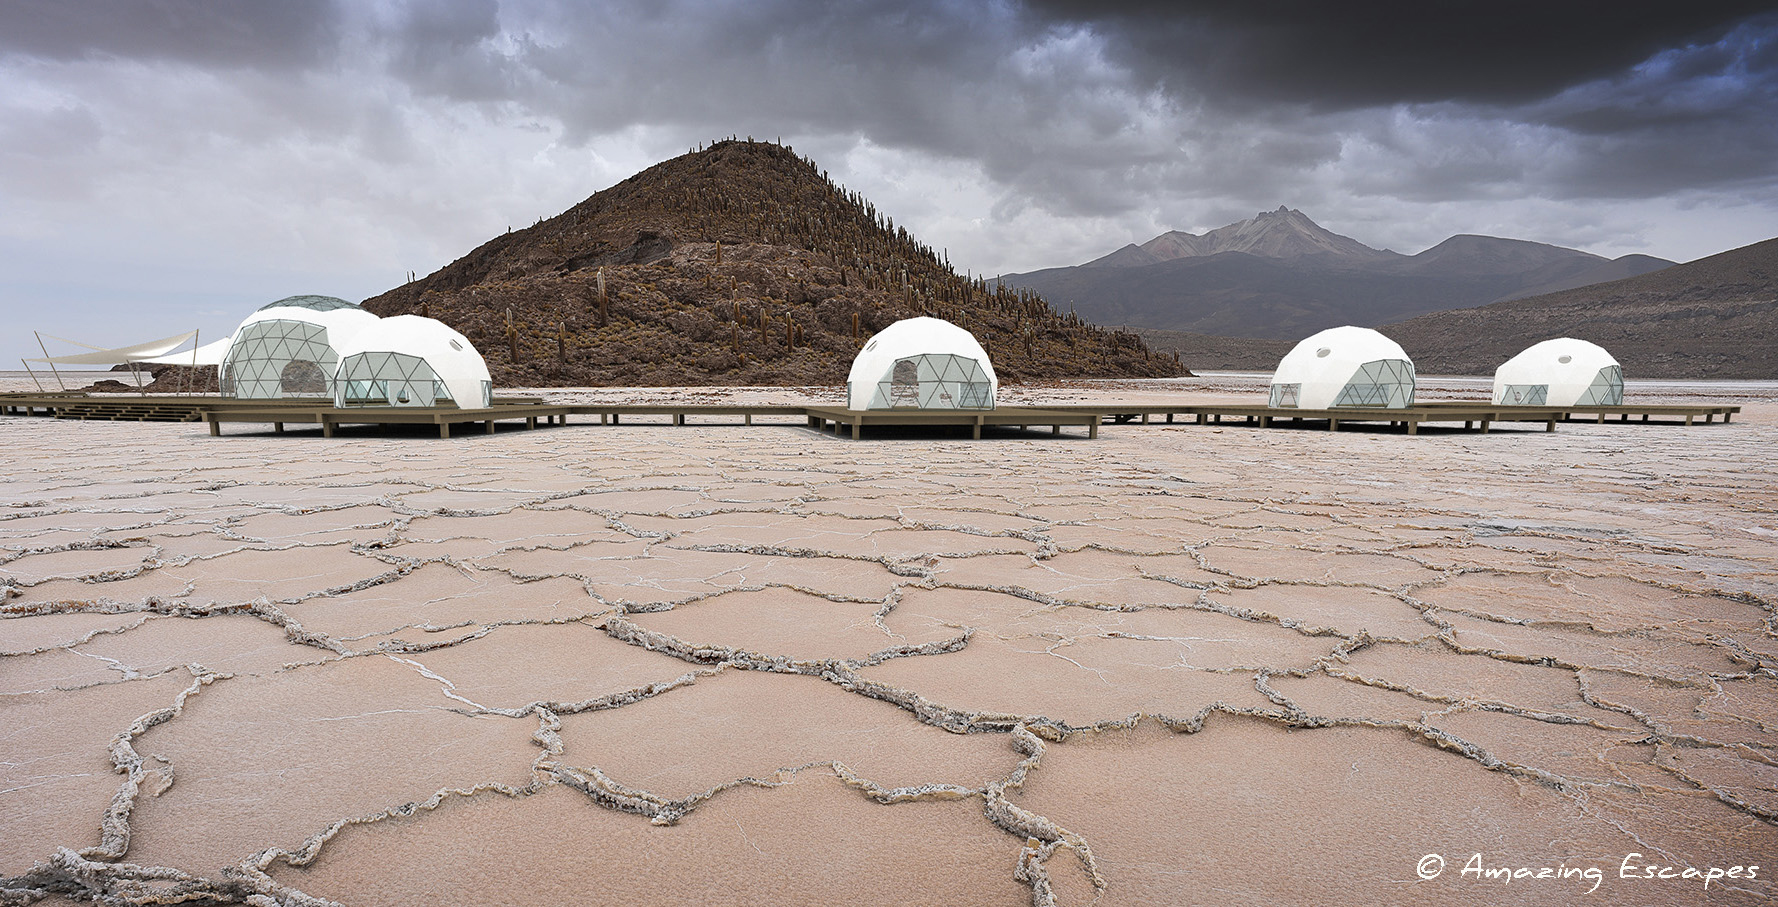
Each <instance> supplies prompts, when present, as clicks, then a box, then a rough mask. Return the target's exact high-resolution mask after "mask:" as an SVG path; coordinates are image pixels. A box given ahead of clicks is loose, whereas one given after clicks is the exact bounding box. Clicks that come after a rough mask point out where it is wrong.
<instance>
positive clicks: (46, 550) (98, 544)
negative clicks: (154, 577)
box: [0, 538, 161, 588]
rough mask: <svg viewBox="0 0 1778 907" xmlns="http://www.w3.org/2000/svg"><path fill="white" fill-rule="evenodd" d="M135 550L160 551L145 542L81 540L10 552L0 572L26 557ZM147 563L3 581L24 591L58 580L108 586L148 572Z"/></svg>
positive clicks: (2, 556)
mask: <svg viewBox="0 0 1778 907" xmlns="http://www.w3.org/2000/svg"><path fill="white" fill-rule="evenodd" d="M4 550H5V549H0V552H3V551H4ZM135 550H146V551H148V552H154V553H158V552H159V551H160V550H161V549H160V547H159V546H157V545H152V544H149V543H148V542H146V541H141V540H137V539H105V538H99V539H80V540H78V541H72V542H63V543H61V544H56V545H44V546H40V547H36V548H24V549H19V550H15V551H13V552H12V553H0V568H4V567H6V566H7V565H8V564H14V563H17V562H19V561H21V560H24V559H25V558H28V557H42V556H43V555H47V554H71V553H73V552H77V551H135ZM151 556H152V555H151ZM149 560H150V558H149V557H143V558H138V559H137V563H136V565H135V566H133V567H118V568H109V569H105V568H101V569H98V570H91V571H83V572H80V573H77V574H73V573H71V574H60V575H50V576H44V577H42V578H41V579H36V580H32V579H27V578H23V577H20V576H17V575H12V571H8V575H7V576H6V577H5V580H6V585H10V586H19V587H21V588H27V587H30V586H35V585H38V584H40V583H46V582H50V581H52V580H58V579H81V580H84V581H87V582H107V581H110V580H115V579H128V578H129V577H132V576H135V575H136V574H138V573H141V572H142V571H143V570H144V569H147V568H148V561H149Z"/></svg>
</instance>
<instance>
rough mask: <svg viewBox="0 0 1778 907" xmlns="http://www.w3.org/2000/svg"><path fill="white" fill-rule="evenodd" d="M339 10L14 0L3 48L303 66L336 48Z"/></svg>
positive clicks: (291, 4)
mask: <svg viewBox="0 0 1778 907" xmlns="http://www.w3.org/2000/svg"><path fill="white" fill-rule="evenodd" d="M337 14H338V10H337V9H336V8H335V6H334V4H333V3H332V2H331V0H8V2H6V3H0V52H12V53H19V54H24V55H27V56H35V57H41V58H45V59H56V60H66V59H76V58H80V57H91V56H110V57H121V58H126V59H148V60H177V61H181V62H186V63H192V64H197V65H213V66H226V67H256V68H257V67H289V66H301V65H305V64H311V63H314V62H316V61H318V60H320V59H322V58H323V57H325V56H326V55H327V54H328V53H329V52H330V50H331V48H332V46H333V44H334V42H335V41H336V40H337V37H338V32H337V26H338V24H339V23H338V15H337Z"/></svg>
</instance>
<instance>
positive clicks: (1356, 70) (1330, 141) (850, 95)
mask: <svg viewBox="0 0 1778 907" xmlns="http://www.w3.org/2000/svg"><path fill="white" fill-rule="evenodd" d="M731 134H733V135H740V136H748V135H751V136H753V137H755V138H766V139H782V140H783V141H784V142H785V143H787V144H789V145H791V146H793V147H794V148H795V149H796V150H797V151H798V152H799V153H801V154H804V155H806V156H809V157H811V158H813V159H814V160H815V162H816V164H817V165H819V166H820V167H822V168H824V169H826V170H827V171H828V172H829V173H830V174H831V175H832V176H833V177H834V178H835V179H836V180H837V181H839V182H841V183H842V184H844V185H846V186H848V187H850V188H853V189H857V190H859V191H861V192H863V193H864V194H865V195H866V196H867V197H869V198H870V199H871V200H872V201H873V202H874V203H875V204H876V206H877V208H878V209H879V210H881V211H883V212H885V213H887V214H889V215H890V216H892V217H894V219H895V221H896V223H897V224H902V225H906V226H907V227H908V228H909V229H910V230H911V231H913V232H914V233H915V234H916V235H917V236H919V237H920V238H921V239H922V240H924V241H925V242H927V243H929V244H930V245H932V246H933V247H935V248H940V249H945V250H947V251H948V252H949V255H950V259H951V261H952V262H953V263H954V264H955V265H956V266H957V267H958V268H959V269H964V268H967V269H969V270H971V271H973V272H975V273H978V274H979V273H987V274H997V273H1004V272H1008V271H1025V270H1032V269H1036V268H1042V267H1054V266H1059V265H1068V264H1078V263H1080V262H1083V261H1086V260H1089V259H1092V258H1095V257H1098V256H1100V255H1103V254H1105V253H1106V252H1109V251H1111V250H1113V249H1116V248H1118V247H1120V246H1122V245H1124V244H1125V243H1128V242H1142V241H1144V240H1147V239H1149V238H1151V237H1153V236H1155V235H1157V234H1159V233H1162V232H1164V231H1166V230H1171V229H1178V230H1187V231H1190V232H1194V233H1195V232H1202V231H1204V230H1206V229H1211V228H1214V227H1218V226H1222V225H1223V224H1226V223H1230V222H1232V221H1236V220H1241V219H1245V218H1248V217H1251V216H1253V214H1255V213H1257V212H1259V211H1263V210H1270V209H1274V208H1277V207H1278V206H1279V205H1288V206H1290V207H1292V208H1297V209H1300V210H1302V211H1303V212H1304V213H1306V214H1308V215H1309V216H1310V217H1311V218H1313V219H1315V220H1316V221H1317V222H1318V223H1320V224H1322V225H1323V226H1325V227H1327V228H1329V229H1331V230H1334V231H1335V232H1338V233H1343V234H1345V235H1348V236H1351V237H1353V238H1355V239H1358V240H1360V241H1361V242H1364V243H1367V244H1369V245H1372V246H1376V247H1379V248H1393V249H1395V250H1396V251H1400V252H1407V253H1414V252H1418V251H1421V250H1423V249H1425V248H1427V247H1428V246H1431V245H1433V244H1434V243H1437V242H1439V241H1440V240H1442V239H1444V238H1446V237H1448V236H1450V235H1453V234H1457V233H1481V234H1487V235H1493V236H1507V237H1513V238H1519V239H1530V240H1536V241H1540V242H1548V243H1554V244H1557V245H1563V246H1569V247H1573V248H1579V249H1584V250H1586V251H1589V252H1595V253H1598V254H1601V255H1605V256H1608V257H1616V256H1619V255H1624V254H1628V253H1631V252H1642V253H1647V254H1652V255H1658V256H1662V257H1665V258H1671V259H1675V260H1680V261H1686V260H1691V259H1695V258H1700V257H1703V256H1706V255H1711V254H1714V253H1717V252H1721V251H1724V250H1727V249H1731V248H1735V247H1738V246H1742V245H1746V244H1748V243H1752V242H1757V241H1759V240H1762V239H1769V238H1771V237H1773V236H1774V235H1778V13H1775V12H1773V11H1772V7H1771V4H1770V3H1737V2H1714V3H1694V4H1675V3H1659V4H1646V5H1642V4H1632V5H1628V6H1626V5H1619V4H1610V5H1599V4H1580V3H1548V2H1539V3H1529V2H1490V3H1480V2H1452V3H1436V4H1435V3H1426V2H1423V0H1387V2H1367V3H1357V4H1346V3H1326V2H1318V0H1295V2H1278V3H1222V2H1210V0H1187V2H1153V3H1136V2H1115V0H1113V2H1088V0H994V2H967V0H951V2H947V0H932V2H914V3H889V2H869V0H851V2H847V0H841V2H829V0H729V2H722V0H701V2H700V0H666V2H662V0H614V2H602V3H584V2H569V0H534V2H512V0H506V2H498V0H411V2H402V0H387V2H348V0H158V2H154V3H143V2H137V0H79V2H68V0H4V2H0V310H3V314H4V315H5V322H6V325H7V330H6V331H5V332H4V333H0V369H4V368H17V367H18V366H17V360H18V359H19V358H20V357H23V356H35V355H39V354H38V353H37V350H36V345H35V341H34V340H32V338H31V335H30V330H31V329H38V330H42V331H45V332H47V333H51V334H57V335H60V336H65V337H74V338H79V339H87V340H89V341H90V342H93V343H99V344H107V345H109V344H119V345H121V344H125V343H131V342H137V341H141V340H144V339H150V338H153V337H158V336H162V335H165V334H170V333H173V332H175V331H177V330H188V329H191V328H200V329H202V331H203V332H204V339H217V338H220V337H222V336H224V335H225V334H226V333H227V332H228V331H229V330H231V329H232V328H233V327H234V326H235V324H237V323H238V322H239V321H240V319H241V318H243V317H245V316H246V315H247V313H249V312H250V311H252V310H253V309H254V308H257V307H258V306H260V305H262V304H264V303H266V302H269V301H271V300H273V299H276V298H279V297H282V296H287V295H291V294H297V293H319V294H326V295H333V296H342V297H346V298H348V299H352V300H354V301H356V300H359V299H363V298H366V297H368V296H372V295H375V294H377V293H380V292H382V291H383V290H386V289H388V288H389V287H391V286H394V285H396V284H398V283H400V282H401V281H402V280H404V279H405V277H406V275H407V273H408V272H409V271H414V272H418V273H420V274H426V273H429V272H431V271H433V270H435V269H437V268H439V267H441V266H443V265H445V264H447V263H449V262H450V261H452V260H454V259H456V258H457V257H459V256H461V255H463V254H464V253H466V252H468V251H469V250H470V249H472V248H474V247H475V246H476V245H478V244H479V243H481V242H482V241H484V240H486V239H488V238H490V237H492V236H493V235H495V234H497V233H500V232H502V231H503V230H505V229H506V228H507V227H509V226H512V227H522V226H526V225H529V224H531V223H533V222H535V221H536V220H538V219H539V218H543V217H549V216H552V215H555V214H557V213H559V212H561V211H562V210H564V209H565V208H567V207H569V206H570V205H572V204H574V203H575V202H578V201H580V200H581V199H583V198H585V197H586V196H588V195H591V194H592V193H593V192H595V191H597V190H599V189H603V188H605V187H607V186H610V185H612V184H613V183H615V182H617V181H619V180H621V179H623V178H625V177H628V176H630V175H631V174H633V173H635V172H637V171H639V170H642V169H644V168H646V167H648V166H649V165H652V164H654V163H657V162H659V161H661V160H664V159H666V158H669V157H672V156H674V155H677V154H682V153H684V152H685V151H687V150H688V149H690V148H691V147H692V146H695V145H697V144H698V143H700V142H705V141H709V140H712V139H716V138H720V137H724V136H728V135H731ZM21 329H22V331H23V333H22V334H21ZM58 351H59V350H53V349H52V351H51V352H58ZM66 351H70V352H71V351H72V350H66Z"/></svg>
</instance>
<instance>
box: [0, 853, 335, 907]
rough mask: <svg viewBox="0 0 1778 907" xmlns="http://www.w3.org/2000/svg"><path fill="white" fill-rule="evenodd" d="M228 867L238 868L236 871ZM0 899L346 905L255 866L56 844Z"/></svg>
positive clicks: (2, 890) (286, 906)
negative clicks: (174, 861)
mask: <svg viewBox="0 0 1778 907" xmlns="http://www.w3.org/2000/svg"><path fill="white" fill-rule="evenodd" d="M228 870H235V872H233V873H230V872H228ZM0 884H5V885H6V886H8V887H3V888H0V904H5V905H7V907H11V905H13V904H15V903H16V904H21V905H23V904H31V903H34V902H35V901H37V900H38V899H40V898H43V897H45V896H50V895H68V896H69V897H71V898H74V899H77V900H82V901H85V900H91V901H94V902H95V903H105V904H132V905H154V904H246V905H249V907H341V905H340V904H339V903H338V902H335V901H329V900H325V899H323V898H315V897H310V896H308V895H306V894H303V893H302V892H300V891H297V890H295V889H293V888H289V887H287V886H284V885H280V884H278V883H277V882H274V881H272V880H271V878H270V877H268V876H266V875H265V874H264V873H263V872H256V871H254V870H253V867H250V866H248V867H228V869H225V871H224V874H223V878H220V879H210V878H203V877H200V876H196V875H193V874H191V873H188V872H185V871H183V870H179V869H172V868H169V867H165V866H142V865H138V864H134V863H117V862H101V861H98V860H89V859H87V858H85V857H83V856H81V855H80V854H78V853H75V852H74V851H72V850H70V849H68V848H66V847H60V848H57V849H56V853H55V854H54V855H53V856H51V857H50V858H49V859H48V860H46V861H44V862H41V863H38V864H37V865H35V866H33V867H31V869H30V870H29V871H28V872H26V873H25V874H24V875H22V876H19V877H17V878H15V879H0Z"/></svg>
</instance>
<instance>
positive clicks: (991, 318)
mask: <svg viewBox="0 0 1778 907" xmlns="http://www.w3.org/2000/svg"><path fill="white" fill-rule="evenodd" d="M364 306H365V308H367V309H370V310H371V311H373V312H376V313H377V314H379V315H398V314H408V313H415V314H423V315H429V316H431V317H433V318H438V319H440V320H442V321H445V322H446V323H448V324H450V325H451V326H452V327H455V328H456V329H458V330H459V331H462V332H463V333H464V334H465V335H467V336H468V337H469V338H470V339H471V340H472V341H473V342H474V343H475V345H476V347H477V348H478V349H480V350H481V352H482V355H483V356H484V357H486V358H487V360H488V366H489V368H490V369H492V371H493V373H494V380H495V383H496V385H505V386H533V387H535V386H550V385H556V386H564V385H611V384H622V385H685V384H736V385H772V384H780V385H814V384H839V383H842V382H844V381H845V379H846V372H847V370H848V369H849V368H850V367H851V364H852V358H853V356H854V355H855V354H856V353H857V351H858V349H859V346H860V345H861V344H862V343H863V341H864V339H865V338H867V337H869V336H870V335H871V334H872V333H873V332H875V331H877V330H880V329H882V328H884V327H887V326H888V325H889V324H891V323H893V322H895V321H896V320H898V319H901V318H907V317H911V316H914V315H933V316H937V317H940V318H945V319H947V320H950V321H953V322H955V323H957V324H959V325H961V326H963V327H964V328H967V329H968V330H970V331H972V332H974V334H975V335H976V337H977V338H978V339H980V340H981V341H982V343H983V345H984V346H986V347H987V349H988V353H989V356H990V357H991V358H992V360H993V362H994V367H995V370H996V371H997V372H998V373H999V374H1000V376H1001V378H1002V380H1009V381H1020V380H1036V379H1054V378H1075V377H1086V378H1115V377H1161V376H1172V375H1182V374H1186V371H1185V369H1184V368H1183V367H1182V366H1181V365H1180V364H1179V361H1178V359H1177V358H1175V357H1174V356H1172V355H1170V354H1159V353H1155V352H1153V351H1151V350H1149V349H1148V347H1146V346H1145V345H1144V344H1143V343H1142V341H1141V340H1140V339H1139V338H1137V337H1136V336H1135V335H1134V334H1130V333H1125V332H1121V331H1107V330H1104V329H1101V328H1098V327H1094V326H1093V325H1090V324H1088V323H1086V322H1085V321H1084V320H1082V319H1080V318H1077V317H1075V316H1074V315H1072V314H1064V313H1058V312H1056V311H1055V310H1053V309H1052V308H1051V307H1050V306H1049V304H1048V303H1046V302H1045V301H1044V300H1043V299H1042V298H1040V297H1038V296H1035V295H1033V294H1031V293H1029V292H1018V291H1013V290H1007V289H998V288H993V287H989V286H985V285H984V284H983V282H982V281H981V280H979V279H975V280H970V279H966V278H964V277H962V276H960V275H959V274H957V273H956V272H955V271H953V270H952V269H951V267H950V265H949V263H948V262H946V261H945V260H943V258H941V257H940V256H939V255H936V254H935V253H934V252H933V250H932V249H931V248H930V247H928V246H926V245H923V244H922V243H920V242H919V241H918V240H916V239H915V238H914V237H913V236H911V235H909V233H908V231H907V230H906V229H905V228H902V227H897V226H895V225H894V223H893V222H892V221H891V220H890V219H889V218H887V217H885V216H883V215H882V214H880V213H879V212H877V211H876V209H875V208H874V207H873V206H872V205H871V204H870V203H869V202H867V201H865V200H864V199H863V198H861V197H860V196H859V195H858V194H857V193H853V192H849V191H847V190H845V189H842V188H840V187H839V186H837V185H835V184H834V183H833V182H832V181H831V180H829V179H828V178H827V176H826V174H825V173H823V172H822V171H820V170H819V169H818V168H817V167H816V166H815V165H814V164H813V163H812V162H810V161H808V160H806V159H804V158H801V157H798V156H797V155H796V154H795V153H794V152H793V151H791V150H790V149H789V148H787V147H784V146H781V145H778V144H774V143H769V142H755V141H752V140H745V141H740V140H729V141H722V142H717V143H716V144H714V145H712V146H710V147H709V148H706V149H703V150H700V151H695V152H692V153H689V154H685V155H682V156H680V157H677V158H674V159H672V160H669V161H666V162H664V163H661V164H658V165H656V166H654V167H651V168H649V169H647V170H645V171H643V172H641V173H639V174H637V175H635V176H633V177H631V178H629V179H627V180H624V181H623V182H621V183H619V184H617V185H615V186H613V187H611V188H609V189H606V190H604V191H602V192H599V193H597V194H595V195H594V196H592V197H591V198H588V199H587V200H586V201H583V202H581V203H580V204H578V205H575V206H574V207H573V208H570V209H568V210H567V211H565V212H563V213H561V214H559V215H557V216H555V217H552V218H549V219H547V220H543V221H540V222H538V223H537V224H536V225H534V226H532V227H530V228H528V229H524V230H514V231H512V232H510V233H507V234H504V235H502V236H497V237H495V238H494V239H492V240H489V241H488V242H486V243H483V244H482V245H481V246H480V247H479V248H477V249H475V250H474V251H472V252H470V253H469V254H468V255H465V256H464V257H462V258H461V259H458V260H457V261H455V262H452V263H451V264H450V265H447V266H446V267H444V268H441V269H440V270H438V271H436V272H434V273H432V274H430V275H427V276H426V277H424V278H421V279H419V280H416V281H413V282H410V283H407V284H405V285H403V286H400V287H396V288H395V289H393V290H390V291H388V292H387V293H384V294H382V295H380V296H377V297H374V298H372V299H368V300H365V302H364Z"/></svg>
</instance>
